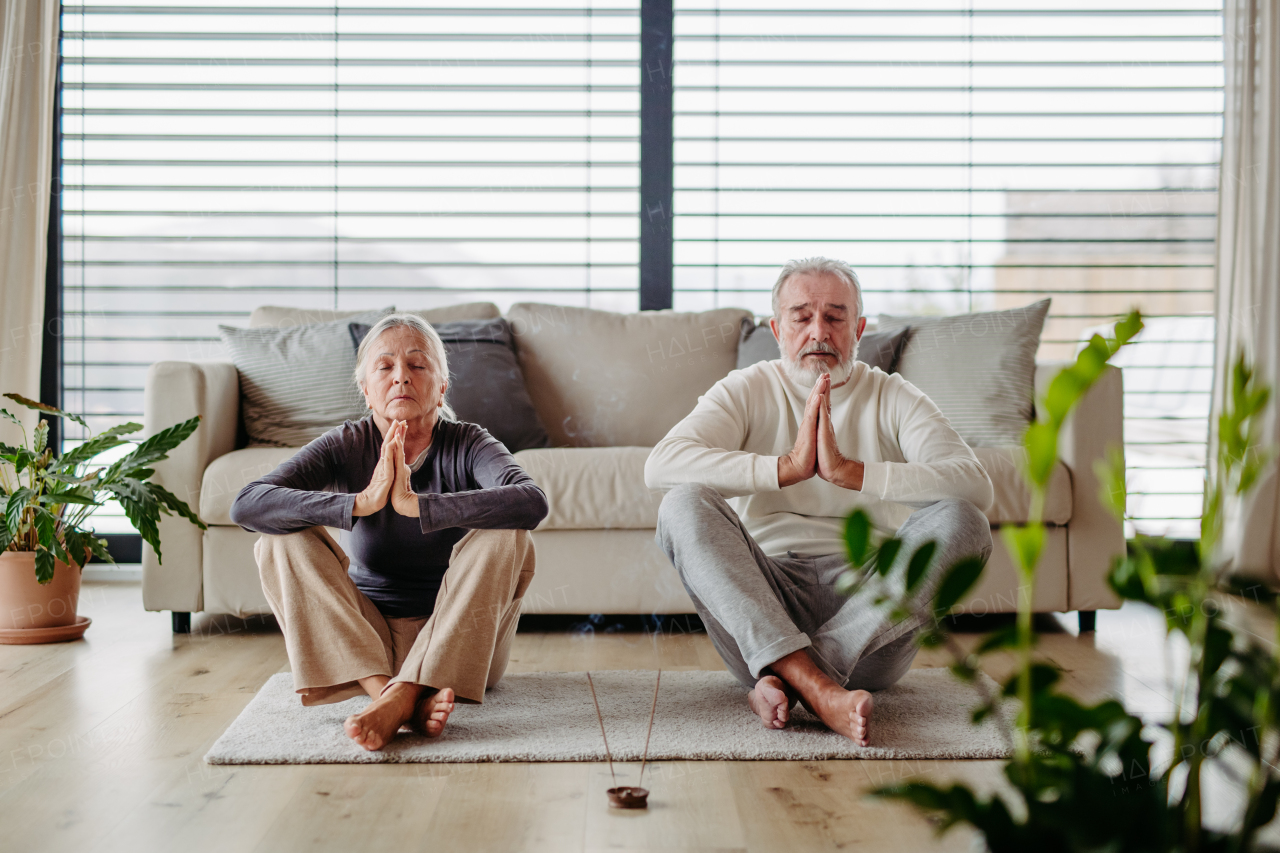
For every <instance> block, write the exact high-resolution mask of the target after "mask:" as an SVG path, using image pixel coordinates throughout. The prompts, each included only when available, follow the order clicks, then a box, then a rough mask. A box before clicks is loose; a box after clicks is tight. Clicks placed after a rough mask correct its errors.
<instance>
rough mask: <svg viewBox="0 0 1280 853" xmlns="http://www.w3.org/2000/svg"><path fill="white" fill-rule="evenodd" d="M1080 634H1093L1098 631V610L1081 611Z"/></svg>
mask: <svg viewBox="0 0 1280 853" xmlns="http://www.w3.org/2000/svg"><path fill="white" fill-rule="evenodd" d="M1077 612H1078V613H1079V615H1080V633H1081V634H1091V633H1093V632H1094V631H1096V630H1098V611H1096V610H1080V611H1077Z"/></svg>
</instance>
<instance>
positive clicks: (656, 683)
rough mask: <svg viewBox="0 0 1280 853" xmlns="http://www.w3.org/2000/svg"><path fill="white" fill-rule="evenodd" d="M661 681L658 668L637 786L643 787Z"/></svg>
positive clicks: (660, 672) (660, 673) (660, 671)
mask: <svg viewBox="0 0 1280 853" xmlns="http://www.w3.org/2000/svg"><path fill="white" fill-rule="evenodd" d="M661 683H662V670H661V669H659V670H658V680H657V681H655V682H654V683H653V707H652V708H650V709H649V731H648V732H646V733H645V736H644V756H643V757H642V758H641V759H640V781H639V782H637V783H636V787H637V788H643V787H644V765H645V763H646V762H647V761H648V760H649V738H650V737H651V736H652V735H653V715H654V714H656V713H658V685H659V684H661Z"/></svg>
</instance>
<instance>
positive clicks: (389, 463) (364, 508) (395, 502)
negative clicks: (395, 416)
mask: <svg viewBox="0 0 1280 853" xmlns="http://www.w3.org/2000/svg"><path fill="white" fill-rule="evenodd" d="M408 432H409V423H408V422H407V421H392V422H391V428H390V429H389V430H387V435H386V436H385V437H384V439H383V442H382V454H381V455H380V456H379V457H378V465H377V467H376V468H374V469H373V477H372V478H371V479H370V480H369V485H367V486H365V487H364V491H362V492H360V493H359V494H357V495H356V504H355V507H354V508H353V509H352V511H351V514H352V515H353V516H355V517H357V518H360V517H362V516H366V515H373V514H374V513H375V512H378V511H379V510H381V509H382V508H383V507H384V506H386V505H387V501H388V500H390V501H391V506H392V507H393V508H394V509H395V511H396V512H398V513H400V514H401V515H407V516H409V517H410V518H417V517H418V496H417V494H415V493H414V491H413V487H412V486H411V485H410V482H409V478H410V477H411V476H412V474H413V472H412V471H411V470H410V469H409V463H408V462H407V461H405V457H404V438H405V436H406V435H407V434H408Z"/></svg>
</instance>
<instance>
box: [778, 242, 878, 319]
mask: <svg viewBox="0 0 1280 853" xmlns="http://www.w3.org/2000/svg"><path fill="white" fill-rule="evenodd" d="M796 273H831V274H832V275H834V276H835V277H836V278H838V279H840V280H841V281H843V282H844V283H845V284H847V285H849V287H850V288H851V289H852V290H853V298H854V301H855V302H856V303H857V310H858V313H857V314H856V315H854V318H853V319H854V320H857V319H858V318H859V317H861V316H862V285H861V284H859V283H858V274H857V273H856V272H854V271H853V267H851V266H849V265H848V264H846V263H845V262H844V261H837V260H833V259H832V258H822V257H818V258H803V259H801V260H798V261H787V265H786V266H784V267H783V268H782V272H781V273H779V274H778V280H777V282H775V283H774V285H773V316H774V318H775V319H780V317H779V314H778V311H779V309H780V308H781V306H780V305H779V303H780V302H781V301H782V286H783V285H784V284H786V283H787V279H789V278H791V276H793V275H795V274H796Z"/></svg>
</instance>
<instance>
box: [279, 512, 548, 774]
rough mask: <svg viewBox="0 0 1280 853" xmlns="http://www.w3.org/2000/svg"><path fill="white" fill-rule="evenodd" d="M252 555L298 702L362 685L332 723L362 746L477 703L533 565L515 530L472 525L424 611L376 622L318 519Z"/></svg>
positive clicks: (504, 649) (501, 654)
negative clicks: (359, 701) (355, 707)
mask: <svg viewBox="0 0 1280 853" xmlns="http://www.w3.org/2000/svg"><path fill="white" fill-rule="evenodd" d="M254 554H255V556H256V557H257V561H258V571H259V574H260V575H261V577H262V588H263V591H264V592H265V593H266V596H267V601H268V602H269V603H270V605H271V610H272V612H274V613H275V615H276V619H277V621H279V623H280V627H281V630H282V631H283V632H284V636H285V647H286V649H287V651H288V654H289V663H290V664H291V666H292V669H293V679H294V686H295V688H296V689H297V692H298V693H299V694H301V696H302V703H303V704H304V705H321V704H328V703H331V702H340V701H342V700H344V699H349V698H351V697H352V696H358V695H360V693H368V694H369V696H371V697H372V698H373V700H374V701H373V702H372V703H370V705H369V706H368V707H367V708H365V709H364V710H363V711H361V712H360V713H358V714H353V715H352V716H351V717H349V718H348V719H347V721H346V723H345V724H344V728H345V730H346V733H347V735H348V736H349V737H350V738H351V739H352V740H354V741H356V743H358V744H360V745H361V746H362V747H364V748H365V749H369V750H376V749H381V748H382V747H383V746H385V745H386V744H387V743H388V742H390V740H391V739H392V738H393V737H395V734H396V732H397V731H399V729H400V727H401V726H404V725H408V726H410V727H411V728H413V729H414V730H415V731H418V732H420V733H422V734H425V735H427V736H428V737H435V736H437V735H439V734H440V732H441V731H443V729H444V726H445V723H446V722H447V721H448V718H449V714H450V712H452V710H453V707H454V703H455V701H463V702H474V703H480V702H483V701H484V691H485V689H486V688H487V687H492V686H493V685H494V684H497V682H498V680H499V679H500V678H502V673H503V672H504V671H505V670H506V666H507V659H508V657H509V655H510V651H511V642H512V638H513V637H514V635H515V630H516V625H517V623H518V621H519V617H520V602H521V599H522V598H523V597H524V593H525V590H526V589H528V587H529V583H530V581H532V580H533V572H534V550H533V539H532V537H531V536H530V535H529V532H528V531H527V530H472V531H469V532H468V533H467V535H466V536H464V537H463V538H462V539H461V540H460V541H459V542H458V544H457V545H455V546H454V549H453V553H452V554H451V556H450V559H449V569H448V571H446V572H445V575H444V580H443V581H442V583H441V586H440V592H439V594H438V595H437V597H436V606H435V610H434V612H433V613H432V615H431V616H430V617H427V618H422V619H387V618H385V617H383V615H382V614H381V613H379V612H378V609H377V608H376V607H375V606H374V605H373V603H372V602H371V601H369V599H368V598H367V597H365V595H364V594H363V593H361V592H360V590H358V589H356V586H355V584H354V583H352V581H351V579H350V578H349V577H348V576H347V566H348V565H349V564H350V561H349V560H348V558H347V556H346V554H344V553H343V551H342V549H341V548H340V547H339V546H338V543H336V542H335V541H334V540H333V537H332V536H330V535H329V533H328V531H326V530H325V529H324V528H323V527H313V528H310V529H308V530H303V531H299V532H297V533H290V534H287V535H283V536H263V537H262V538H261V539H259V540H258V543H257V544H256V545H255V546H254Z"/></svg>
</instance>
